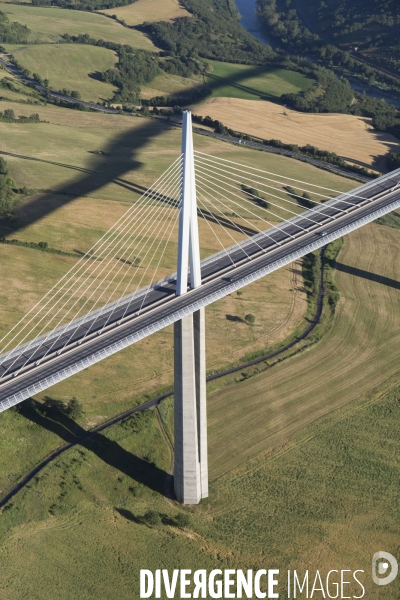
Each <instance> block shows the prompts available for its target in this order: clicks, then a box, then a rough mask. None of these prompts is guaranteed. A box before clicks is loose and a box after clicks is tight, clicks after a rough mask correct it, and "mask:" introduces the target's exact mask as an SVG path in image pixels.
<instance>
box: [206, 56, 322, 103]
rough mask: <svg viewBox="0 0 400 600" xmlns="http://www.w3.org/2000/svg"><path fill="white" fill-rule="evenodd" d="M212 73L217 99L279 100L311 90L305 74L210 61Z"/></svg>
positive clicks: (213, 93)
mask: <svg viewBox="0 0 400 600" xmlns="http://www.w3.org/2000/svg"><path fill="white" fill-rule="evenodd" d="M208 62H209V63H210V65H211V67H212V72H211V73H210V75H209V76H208V78H207V79H208V84H209V86H210V87H211V90H212V95H213V96H214V97H216V98H218V97H221V96H223V97H226V96H230V97H232V98H244V99H245V100H260V99H262V100H278V99H279V97H280V96H281V95H282V94H286V93H296V92H300V91H301V90H307V89H308V88H310V87H311V86H312V84H313V82H312V80H311V79H309V78H307V77H305V76H304V75H302V74H301V73H296V72H294V71H288V70H284V69H266V68H265V67H253V66H251V65H237V64H231V63H223V62H218V61H214V60H210V61H208Z"/></svg>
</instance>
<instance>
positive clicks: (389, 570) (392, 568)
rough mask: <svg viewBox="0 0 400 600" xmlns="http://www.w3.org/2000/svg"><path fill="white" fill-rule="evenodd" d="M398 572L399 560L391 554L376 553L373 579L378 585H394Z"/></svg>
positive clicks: (373, 560) (373, 564)
mask: <svg viewBox="0 0 400 600" xmlns="http://www.w3.org/2000/svg"><path fill="white" fill-rule="evenodd" d="M398 571H399V565H398V564H397V560H396V559H395V557H394V556H392V555H391V554H389V552H383V551H381V552H376V553H375V554H374V556H373V557H372V579H373V580H374V583H376V584H377V585H387V584H388V583H392V581H393V580H394V579H396V577H397V573H398Z"/></svg>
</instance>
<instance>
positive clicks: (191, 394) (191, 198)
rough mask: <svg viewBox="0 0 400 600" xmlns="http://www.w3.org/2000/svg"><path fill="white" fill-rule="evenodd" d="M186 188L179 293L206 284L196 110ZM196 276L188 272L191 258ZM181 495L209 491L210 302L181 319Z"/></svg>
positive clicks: (190, 500)
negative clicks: (202, 260)
mask: <svg viewBox="0 0 400 600" xmlns="http://www.w3.org/2000/svg"><path fill="white" fill-rule="evenodd" d="M182 155H183V162H182V189H181V207H180V209H181V211H180V217H179V237H178V266H177V278H176V294H177V295H178V296H182V295H183V294H187V293H188V287H189V288H190V289H194V288H197V287H199V286H200V285H201V268H200V249H199V231H198V223H197V202H196V181H195V170H194V153H193V134H192V116H191V113H190V112H189V111H185V112H184V113H183V123H182ZM189 262H190V277H189V278H188V263H189ZM174 344H175V350H174V361H175V367H174V370H175V392H174V396H175V409H174V411H175V412H174V414H175V468H174V487H175V495H176V497H177V498H178V500H179V501H180V502H182V503H184V504H197V503H198V502H200V500H201V498H206V497H207V496H208V466H207V414H206V347H205V318H204V308H201V309H200V310H197V311H196V312H194V313H193V314H192V315H189V316H187V317H184V318H183V319H181V320H180V321H178V322H177V323H175V329H174Z"/></svg>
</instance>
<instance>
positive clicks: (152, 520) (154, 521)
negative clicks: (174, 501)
mask: <svg viewBox="0 0 400 600" xmlns="http://www.w3.org/2000/svg"><path fill="white" fill-rule="evenodd" d="M144 520H145V521H146V523H147V524H148V525H151V526H152V527H157V526H158V525H161V517H160V514H159V513H158V512H156V511H155V510H148V511H147V512H146V514H145V515H144Z"/></svg>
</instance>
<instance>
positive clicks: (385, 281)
mask: <svg viewBox="0 0 400 600" xmlns="http://www.w3.org/2000/svg"><path fill="white" fill-rule="evenodd" d="M326 262H327V264H328V265H330V266H331V267H332V268H333V269H336V270H337V271H342V273H348V274H349V275H356V276H357V277H362V278H363V279H368V280H369V281H374V282H375V283H380V284H382V285H387V286H388V287H392V288H394V289H395V290H400V281H396V280H395V279H390V277H384V276H383V275H378V274H377V273H371V272H370V271H364V269H358V268H357V267H351V266H350V265H345V264H343V263H340V262H336V261H334V260H327V261H326Z"/></svg>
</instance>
